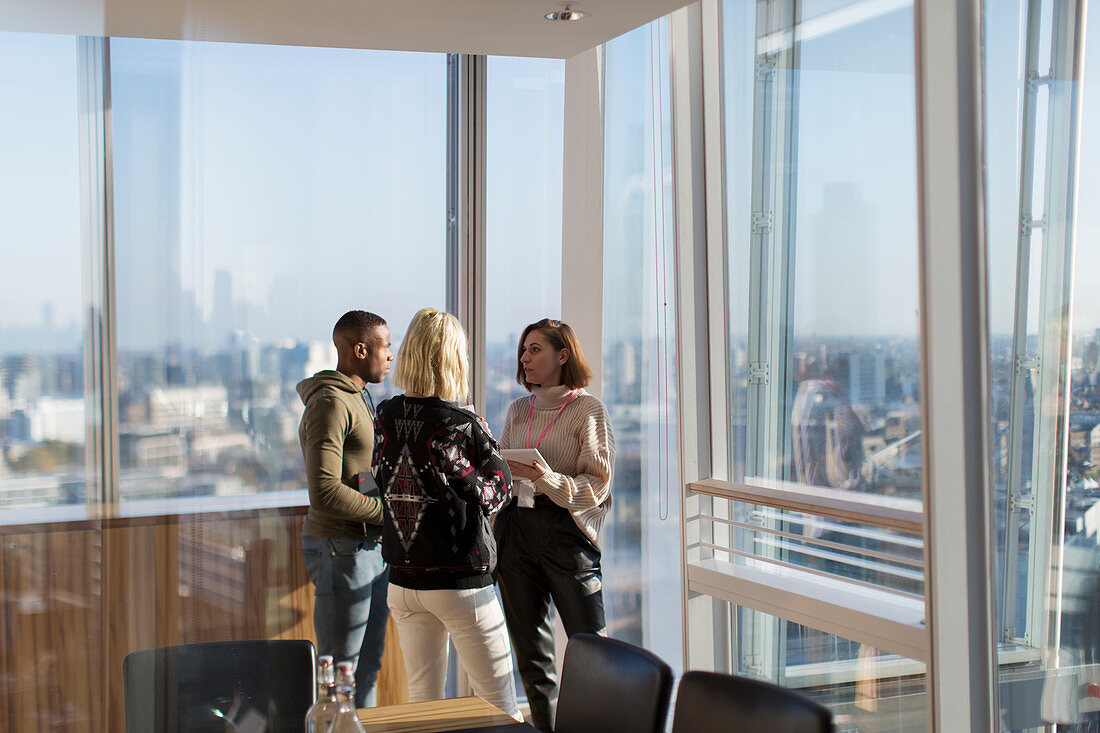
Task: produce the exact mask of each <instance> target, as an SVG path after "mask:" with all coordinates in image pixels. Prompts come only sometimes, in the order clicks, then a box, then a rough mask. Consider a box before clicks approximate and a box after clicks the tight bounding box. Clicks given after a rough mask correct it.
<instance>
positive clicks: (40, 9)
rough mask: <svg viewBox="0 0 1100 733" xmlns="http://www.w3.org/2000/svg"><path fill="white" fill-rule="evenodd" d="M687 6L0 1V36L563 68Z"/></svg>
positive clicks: (638, 2) (632, 0)
mask: <svg viewBox="0 0 1100 733" xmlns="http://www.w3.org/2000/svg"><path fill="white" fill-rule="evenodd" d="M686 4H688V2H687V0H577V2H575V3H571V4H570V5H571V6H572V7H573V8H574V9H576V10H583V11H585V12H587V13H589V15H588V17H586V18H584V19H583V20H580V21H576V22H568V23H566V22H551V21H548V20H546V19H545V18H543V15H545V14H546V13H548V12H552V11H555V10H561V9H562V8H563V7H565V5H566V3H564V2H563V0H0V30H10V31H33V32H41V33H65V34H76V35H94V36H122V37H144V38H179V39H185V40H194V41H238V42H246V43H275V44H293V45H308V46H334V47H342V48H377V49H389V50H402V51H446V52H458V53H480V54H494V55H501V56H544V57H552V58H569V57H571V56H575V55H576V54H578V53H580V52H582V51H586V50H588V49H589V48H592V47H593V46H596V45H598V44H600V43H603V42H605V41H608V40H610V39H612V38H615V37H616V36H619V35H622V34H623V33H626V32H627V31H629V30H632V29H634V28H637V27H638V26H640V25H642V24H643V23H647V22H649V21H651V20H653V19H654V18H659V17H660V16H662V15H666V14H668V13H670V12H672V11H673V10H675V9H677V8H679V7H681V6H683V5H686Z"/></svg>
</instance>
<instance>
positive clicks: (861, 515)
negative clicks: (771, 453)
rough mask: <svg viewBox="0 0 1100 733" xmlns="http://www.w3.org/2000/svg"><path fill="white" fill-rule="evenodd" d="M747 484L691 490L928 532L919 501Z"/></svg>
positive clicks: (704, 482)
mask: <svg viewBox="0 0 1100 733" xmlns="http://www.w3.org/2000/svg"><path fill="white" fill-rule="evenodd" d="M746 481H752V482H753V483H751V484H750V483H740V482H734V481H723V480H720V479H713V478H708V479H701V480H699V481H692V482H690V483H688V485H687V488H688V490H689V491H691V492H692V493H695V494H701V495H703V496H712V497H715V498H718V499H730V500H733V501H740V502H744V503H747V504H757V505H760V506H767V507H771V508H773V509H785V510H787V511H793V512H803V513H805V514H813V515H815V516H819V517H829V518H831V519H839V520H842V521H847V522H858V523H860V524H866V525H870V526H872V527H881V528H883V529H892V530H895V531H898V532H905V533H906V534H913V535H922V534H923V532H924V516H923V513H922V511H921V502H920V501H919V500H912V499H898V498H896V497H889V496H878V495H874V494H863V493H859V492H855V491H842V490H839V489H828V488H823V487H819V486H808V485H805V484H796V483H793V482H790V481H777V480H771V479H763V478H755V477H754V478H747V479H746Z"/></svg>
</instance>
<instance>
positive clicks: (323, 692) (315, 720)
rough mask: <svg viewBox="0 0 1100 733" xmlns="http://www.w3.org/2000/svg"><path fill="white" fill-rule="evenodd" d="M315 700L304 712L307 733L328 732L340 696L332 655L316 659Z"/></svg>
mask: <svg viewBox="0 0 1100 733" xmlns="http://www.w3.org/2000/svg"><path fill="white" fill-rule="evenodd" d="M317 689H318V692H317V702H315V703H313V706H312V707H310V709H309V712H307V713H306V732H307V733H328V732H329V731H330V730H332V724H333V722H334V721H335V720H336V714H337V713H338V712H339V710H340V696H339V695H338V694H337V690H336V673H335V670H334V669H333V666H332V657H330V656H328V655H325V656H323V657H320V658H319V659H318V660H317Z"/></svg>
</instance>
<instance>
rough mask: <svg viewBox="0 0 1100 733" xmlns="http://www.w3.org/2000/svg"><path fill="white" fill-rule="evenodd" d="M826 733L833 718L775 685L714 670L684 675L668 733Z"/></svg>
mask: <svg viewBox="0 0 1100 733" xmlns="http://www.w3.org/2000/svg"><path fill="white" fill-rule="evenodd" d="M727 730H728V731H737V733H830V732H831V731H833V730H834V727H833V714H832V712H831V711H830V710H829V709H828V708H827V707H825V706H824V705H820V704H818V703H816V702H814V701H813V700H810V699H809V698H807V697H805V696H803V695H800V694H798V693H797V692H793V691H791V690H787V689H784V688H782V687H779V686H777V685H773V684H770V683H768V682H761V681H759V680H750V679H747V678H745V677H734V676H732V675H728V674H716V673H714V672H688V673H686V674H685V675H684V676H683V677H682V678H681V679H680V688H679V689H678V690H677V691H676V712H675V713H674V714H673V718H672V733H701V732H702V731H706V732H707V733H719V732H720V731H727Z"/></svg>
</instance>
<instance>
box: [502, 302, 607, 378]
mask: <svg viewBox="0 0 1100 733" xmlns="http://www.w3.org/2000/svg"><path fill="white" fill-rule="evenodd" d="M532 331H538V332H539V333H541V334H542V335H543V336H545V337H546V340H547V341H549V342H550V346H551V348H553V349H554V351H561V350H562V349H565V350H566V352H567V354H566V360H565V364H563V365H562V367H561V383H562V384H564V385H565V386H566V387H568V388H569V389H578V388H580V387H587V386H588V383H589V382H591V381H592V370H591V369H589V368H588V362H587V361H585V358H584V352H583V351H581V342H580V341H578V340H577V334H576V333H574V332H573V329H572V328H570V327H569V324H568V323H566V322H564V321H555V320H553V319H551V318H543V319H542V320H541V321H538V322H537V323H532V324H531V325H530V326H528V327H527V328H525V329H523V335H522V336H520V337H519V350H518V351H517V352H516V381H517V382H519V383H520V385H521V386H522V387H523V388H524V389H526V390H527V391H528V392H530V391H531V384H530V383H529V382H528V381H527V375H526V374H524V373H523V362H521V361H520V359H522V358H523V344H525V343H526V342H527V336H528V335H529V334H530V333H531V332H532Z"/></svg>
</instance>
